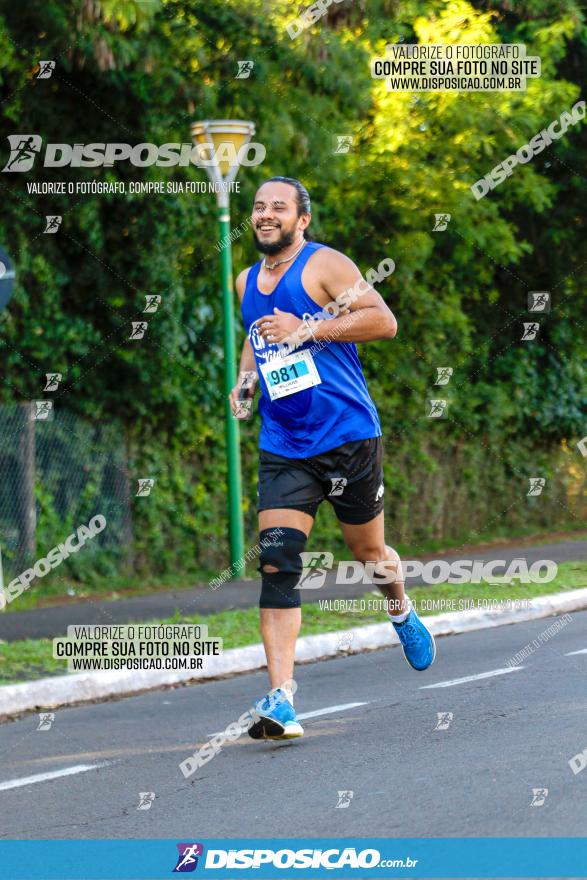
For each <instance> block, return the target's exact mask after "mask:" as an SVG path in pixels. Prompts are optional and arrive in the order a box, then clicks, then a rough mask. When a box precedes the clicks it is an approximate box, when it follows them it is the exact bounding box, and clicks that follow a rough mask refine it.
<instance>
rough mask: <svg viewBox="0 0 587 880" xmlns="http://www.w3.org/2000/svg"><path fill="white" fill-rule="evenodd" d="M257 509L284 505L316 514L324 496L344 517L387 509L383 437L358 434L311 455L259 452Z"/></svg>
mask: <svg viewBox="0 0 587 880" xmlns="http://www.w3.org/2000/svg"><path fill="white" fill-rule="evenodd" d="M258 489H259V502H258V506H257V509H258V511H259V512H260V511H261V510H272V509H275V508H278V507H286V508H290V509H293V510H302V511H303V512H304V513H309V514H310V516H316V511H317V510H318V506H319V505H320V504H321V502H322V501H324V499H325V498H326V499H327V500H328V501H330V503H331V504H332V506H333V507H334V511H335V513H336V516H337V517H338V519H339V520H340V521H341V522H343V523H349V524H351V525H360V524H362V523H366V522H369V521H370V520H372V519H373V518H374V517H376V516H377V515H378V514H379V513H381V511H382V510H383V441H382V439H381V437H373V438H372V439H371V440H354V441H353V442H352V443H345V444H344V445H343V446H338V447H337V448H336V449H331V450H329V451H328V452H323V453H322V454H321V455H315V456H313V457H312V458H284V456H282V455H274V454H273V453H272V452H265V451H264V450H263V449H262V450H261V452H260V456H259V485H258Z"/></svg>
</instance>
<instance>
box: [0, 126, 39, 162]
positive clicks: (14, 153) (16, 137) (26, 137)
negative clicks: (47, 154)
mask: <svg viewBox="0 0 587 880" xmlns="http://www.w3.org/2000/svg"><path fill="white" fill-rule="evenodd" d="M8 142H9V144H10V156H9V159H8V162H7V163H6V165H5V166H4V168H3V169H2V171H30V170H31V168H32V167H33V163H34V161H35V158H36V156H37V153H38V152H39V151H40V149H41V143H42V140H41V137H40V135H38V134H9V135H8Z"/></svg>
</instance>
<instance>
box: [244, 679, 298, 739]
mask: <svg viewBox="0 0 587 880" xmlns="http://www.w3.org/2000/svg"><path fill="white" fill-rule="evenodd" d="M251 715H252V719H253V720H252V723H251V726H250V727H249V729H248V731H247V733H248V734H249V736H250V737H252V739H295V738H296V737H299V736H303V735H304V728H303V727H302V725H301V724H300V722H299V721H298V719H297V717H296V713H295V710H294V707H293V706H292V704H291V703H290V702H289V700H288V699H287V696H286V695H285V693H284V692H283V691H282V690H281V688H277V689H276V690H274V691H272V692H271V693H269V694H267V696H265V697H263V699H262V700H259V701H258V702H257V703H255V705H254V706H253V708H252V709H251Z"/></svg>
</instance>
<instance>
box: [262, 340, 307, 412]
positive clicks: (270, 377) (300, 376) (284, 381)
mask: <svg viewBox="0 0 587 880" xmlns="http://www.w3.org/2000/svg"><path fill="white" fill-rule="evenodd" d="M259 369H260V370H261V373H262V374H263V378H264V379H265V384H266V385H267V391H268V392H269V397H270V398H271V400H277V399H278V398H280V397H287V395H288V394H296V393H297V392H298V391H303V390H304V389H305V388H312V386H313V385H320V383H321V382H322V379H321V378H320V375H319V373H318V370H317V368H316V364H315V363H314V358H313V357H312V354H311V353H310V352H309V351H307V350H306V351H300V352H296V353H294V354H290V355H288V356H287V357H284V358H281V357H280V358H275V359H274V360H272V361H268V363H266V364H261V365H260V366H259Z"/></svg>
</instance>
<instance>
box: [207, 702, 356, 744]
mask: <svg viewBox="0 0 587 880" xmlns="http://www.w3.org/2000/svg"><path fill="white" fill-rule="evenodd" d="M367 702H370V700H368V701H367ZM366 705H367V703H341V704H340V705H339V706H326V707H325V708H324V709H315V710H314V711H313V712H301V713H300V714H299V715H298V721H304V720H305V719H306V718H318V717H319V716H320V715H332V713H333V712H344V711H346V710H347V709H356V708H357V707H358V706H366ZM246 730H247V728H246V727H241V733H245V732H246ZM223 734H224V731H223V730H220V731H218V732H217V733H209V734H208V736H222V735H223Z"/></svg>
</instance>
